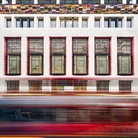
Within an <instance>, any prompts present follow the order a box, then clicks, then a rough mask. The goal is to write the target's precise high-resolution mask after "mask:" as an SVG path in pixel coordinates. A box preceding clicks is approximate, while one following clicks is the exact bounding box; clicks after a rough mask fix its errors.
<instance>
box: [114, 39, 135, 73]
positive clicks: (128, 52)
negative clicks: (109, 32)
mask: <svg viewBox="0 0 138 138" xmlns="http://www.w3.org/2000/svg"><path fill="white" fill-rule="evenodd" d="M123 39H124V40H125V41H123ZM127 40H130V49H129V48H128V49H124V52H123V46H122V48H121V50H122V51H120V49H119V45H118V43H119V42H118V41H121V43H123V44H124V43H125V42H126V43H127ZM120 46H121V44H120ZM127 47H128V45H125V46H124V48H127ZM119 57H128V59H129V60H130V61H128V62H127V64H128V66H129V67H128V72H127V73H126V72H122V71H120V64H119V61H120V60H119ZM122 62H123V63H124V61H122ZM125 65H126V64H125ZM122 66H123V65H122ZM117 69H118V71H117V74H118V75H133V38H131V37H118V38H117ZM124 69H126V67H124Z"/></svg>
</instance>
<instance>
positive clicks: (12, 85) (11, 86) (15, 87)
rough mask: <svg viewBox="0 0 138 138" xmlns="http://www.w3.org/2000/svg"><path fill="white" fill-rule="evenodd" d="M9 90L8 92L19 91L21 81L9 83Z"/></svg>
mask: <svg viewBox="0 0 138 138" xmlns="http://www.w3.org/2000/svg"><path fill="white" fill-rule="evenodd" d="M7 90H8V91H12V90H17V91H19V81H7ZM14 92H16V91H14Z"/></svg>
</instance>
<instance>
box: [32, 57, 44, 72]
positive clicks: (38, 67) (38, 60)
mask: <svg viewBox="0 0 138 138" xmlns="http://www.w3.org/2000/svg"><path fill="white" fill-rule="evenodd" d="M42 65H43V64H42V56H37V55H31V56H30V74H42V68H43V66H42Z"/></svg>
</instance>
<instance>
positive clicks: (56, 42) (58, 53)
mask: <svg viewBox="0 0 138 138" xmlns="http://www.w3.org/2000/svg"><path fill="white" fill-rule="evenodd" d="M50 46H51V52H50V58H51V69H50V70H51V74H52V75H64V74H65V56H66V53H65V48H66V39H65V38H60V37H59V38H57V37H56V38H54V37H52V38H51V39H50Z"/></svg>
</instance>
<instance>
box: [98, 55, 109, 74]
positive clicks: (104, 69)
mask: <svg viewBox="0 0 138 138" xmlns="http://www.w3.org/2000/svg"><path fill="white" fill-rule="evenodd" d="M96 74H109V59H108V56H104V55H102V56H100V55H98V56H96Z"/></svg>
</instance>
